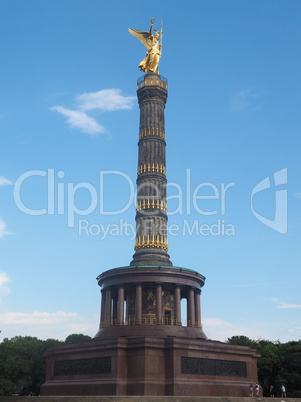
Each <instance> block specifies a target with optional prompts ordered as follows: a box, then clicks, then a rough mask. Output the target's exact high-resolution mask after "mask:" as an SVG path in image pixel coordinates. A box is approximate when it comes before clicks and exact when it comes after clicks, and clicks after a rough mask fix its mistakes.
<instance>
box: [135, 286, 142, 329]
mask: <svg viewBox="0 0 301 402" xmlns="http://www.w3.org/2000/svg"><path fill="white" fill-rule="evenodd" d="M135 310H136V314H135V322H136V324H141V315H142V285H137V286H136V302H135Z"/></svg>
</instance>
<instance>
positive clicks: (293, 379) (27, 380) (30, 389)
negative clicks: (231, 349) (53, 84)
mask: <svg viewBox="0 0 301 402" xmlns="http://www.w3.org/2000/svg"><path fill="white" fill-rule="evenodd" d="M89 339H91V337H90V336H88V335H83V334H72V335H69V336H68V337H67V338H66V339H65V341H58V340H56V339H47V340H40V339H38V338H34V337H31V336H25V337H22V336H16V337H14V338H11V339H8V338H5V339H4V340H3V341H2V342H1V343H0V396H8V395H14V394H15V395H16V394H17V395H29V394H30V393H34V394H35V395H39V394H40V388H41V386H42V384H43V383H44V381H45V374H46V361H45V357H44V354H45V352H46V350H47V349H48V348H50V347H51V346H58V345H64V344H68V343H75V342H81V341H86V340H89ZM227 343H229V344H231V345H240V346H251V347H252V348H254V349H256V350H257V352H258V353H259V354H260V355H261V357H260V358H259V359H258V382H259V384H260V385H261V386H262V388H263V395H264V396H270V392H269V390H270V386H271V385H273V386H274V389H275V396H281V385H282V384H284V385H285V387H286V390H287V396H288V397H292V398H301V340H299V341H291V342H287V343H280V342H271V341H267V340H263V339H260V340H252V339H250V338H248V337H246V336H233V337H231V338H228V340H227Z"/></svg>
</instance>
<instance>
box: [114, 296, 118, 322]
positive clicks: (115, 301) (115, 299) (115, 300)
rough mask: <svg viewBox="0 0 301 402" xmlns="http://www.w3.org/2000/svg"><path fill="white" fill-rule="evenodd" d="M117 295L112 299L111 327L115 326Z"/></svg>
mask: <svg viewBox="0 0 301 402" xmlns="http://www.w3.org/2000/svg"><path fill="white" fill-rule="evenodd" d="M117 302H118V299H117V295H115V296H114V297H113V325H116V324H117Z"/></svg>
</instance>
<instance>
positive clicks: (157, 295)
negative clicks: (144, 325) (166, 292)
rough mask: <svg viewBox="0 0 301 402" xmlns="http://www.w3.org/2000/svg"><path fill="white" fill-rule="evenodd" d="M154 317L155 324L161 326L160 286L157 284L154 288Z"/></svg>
mask: <svg viewBox="0 0 301 402" xmlns="http://www.w3.org/2000/svg"><path fill="white" fill-rule="evenodd" d="M156 316H157V324H159V325H161V324H162V285H161V284H157V286H156Z"/></svg>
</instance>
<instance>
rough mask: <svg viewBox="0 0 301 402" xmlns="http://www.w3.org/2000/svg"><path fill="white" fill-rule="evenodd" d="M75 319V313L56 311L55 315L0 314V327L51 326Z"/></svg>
mask: <svg viewBox="0 0 301 402" xmlns="http://www.w3.org/2000/svg"><path fill="white" fill-rule="evenodd" d="M76 318H77V313H65V312H64V311H57V312H55V313H47V312H38V311H34V312H33V313H4V314H0V323H1V324H2V325H15V324H19V325H53V324H57V323H60V322H64V321H66V320H74V319H76Z"/></svg>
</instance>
